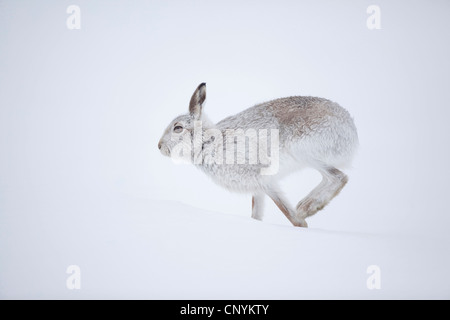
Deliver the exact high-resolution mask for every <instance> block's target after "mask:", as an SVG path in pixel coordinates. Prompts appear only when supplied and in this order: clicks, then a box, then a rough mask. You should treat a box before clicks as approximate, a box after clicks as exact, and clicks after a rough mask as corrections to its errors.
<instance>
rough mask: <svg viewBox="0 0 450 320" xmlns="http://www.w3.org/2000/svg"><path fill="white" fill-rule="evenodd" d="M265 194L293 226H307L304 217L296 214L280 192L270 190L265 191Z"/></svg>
mask: <svg viewBox="0 0 450 320" xmlns="http://www.w3.org/2000/svg"><path fill="white" fill-rule="evenodd" d="M267 195H268V196H269V197H270V198H271V199H272V200H273V202H275V204H276V205H277V207H278V208H279V209H280V210H281V212H283V213H284V215H285V216H286V218H288V220H289V221H290V222H291V223H292V224H293V225H294V226H296V227H303V228H308V224H307V223H306V221H305V219H303V218H302V217H299V216H297V215H296V212H295V210H294V209H292V208H291V207H290V206H289V205H288V204H287V201H286V200H285V199H284V198H283V197H282V196H281V194H279V193H278V192H275V191H273V190H271V191H269V192H267Z"/></svg>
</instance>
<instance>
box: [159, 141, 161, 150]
mask: <svg viewBox="0 0 450 320" xmlns="http://www.w3.org/2000/svg"><path fill="white" fill-rule="evenodd" d="M158 149H161V141H160V142H158Z"/></svg>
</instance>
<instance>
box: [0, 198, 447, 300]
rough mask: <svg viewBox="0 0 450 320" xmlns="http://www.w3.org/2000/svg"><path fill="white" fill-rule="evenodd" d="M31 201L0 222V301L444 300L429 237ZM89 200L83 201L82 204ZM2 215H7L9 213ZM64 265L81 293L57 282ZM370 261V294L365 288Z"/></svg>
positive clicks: (186, 211)
mask: <svg viewBox="0 0 450 320" xmlns="http://www.w3.org/2000/svg"><path fill="white" fill-rule="evenodd" d="M46 196H47V197H48V196H50V195H45V194H39V195H36V197H33V206H34V207H35V210H36V212H39V213H40V214H39V215H34V216H33V215H26V212H25V211H24V210H22V209H23V208H24V209H26V208H27V206H28V205H26V204H23V203H22V204H17V207H16V208H14V209H15V210H14V214H11V215H7V216H6V217H4V216H3V217H2V227H1V230H0V231H1V232H0V234H1V241H2V263H1V287H0V292H1V297H2V298H57V299H81V298H88V299H90V298H114V299H115V298H125V299H128V298H137V299H142V298H145V299H313V298H340V299H341V298H343V299H347V298H356V299H364V298H368V299H381V298H446V297H448V296H449V288H450V286H449V284H450V283H449V279H448V275H447V274H448V272H447V270H448V268H449V267H450V261H449V259H448V253H449V252H448V250H449V249H448V247H446V246H445V245H442V244H441V245H439V242H436V239H433V238H431V237H416V236H415V237H411V236H399V235H389V234H370V233H357V232H345V231H338V230H334V231H333V230H324V229H319V228H310V229H300V228H294V227H291V226H289V225H281V224H272V223H264V222H259V221H255V220H252V219H251V218H244V217H240V216H235V215H228V214H222V213H218V212H210V211H205V210H201V209H198V208H194V207H191V206H188V205H185V204H182V203H178V202H174V201H154V200H153V201H152V200H148V199H138V198H131V197H114V198H107V197H104V198H102V197H98V196H95V197H92V198H91V199H87V197H84V199H86V200H87V201H85V202H83V203H81V202H78V203H72V204H71V205H70V206H68V203H67V202H65V201H60V202H58V201H57V202H56V203H55V201H53V205H52V206H48V202H47V201H48V199H46ZM87 204H88V205H87ZM11 209H12V208H11ZM69 265H78V266H79V267H80V269H81V277H80V279H81V289H80V290H69V289H67V287H66V279H67V277H68V276H69V275H68V274H66V273H65V271H66V268H67V267H68V266H69ZM370 265H377V266H379V267H380V270H381V289H380V290H369V289H368V288H367V285H366V282H367V279H368V277H369V276H370V275H369V274H367V273H366V271H367V268H368V267H369V266H370Z"/></svg>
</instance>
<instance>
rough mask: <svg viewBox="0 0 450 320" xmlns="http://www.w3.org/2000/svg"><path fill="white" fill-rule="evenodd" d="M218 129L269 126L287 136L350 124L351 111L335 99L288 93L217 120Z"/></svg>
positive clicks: (267, 127)
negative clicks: (282, 96)
mask: <svg viewBox="0 0 450 320" xmlns="http://www.w3.org/2000/svg"><path fill="white" fill-rule="evenodd" d="M217 125H218V127H219V128H220V129H237V128H239V129H244V130H245V129H256V130H258V129H271V128H277V129H279V130H280V134H282V135H283V136H286V137H290V138H300V137H302V136H304V135H311V134H314V133H319V132H320V131H322V130H324V129H325V128H330V125H331V127H336V128H335V129H336V130H339V126H353V120H352V119H351V117H350V114H349V113H348V112H347V111H346V110H345V109H344V108H342V107H341V106H339V105H338V104H337V103H335V102H332V101H330V100H327V99H323V98H317V97H302V96H296V97H288V98H280V99H275V100H271V101H268V102H264V103H261V104H258V105H255V106H253V107H251V108H248V109H246V110H244V111H242V112H240V113H238V114H236V115H234V116H231V117H228V118H226V119H224V120H222V121H220V122H219V123H218V124H217Z"/></svg>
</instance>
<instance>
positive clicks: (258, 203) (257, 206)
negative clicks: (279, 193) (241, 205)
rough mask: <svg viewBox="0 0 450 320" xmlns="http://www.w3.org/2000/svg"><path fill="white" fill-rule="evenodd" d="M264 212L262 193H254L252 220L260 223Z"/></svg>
mask: <svg viewBox="0 0 450 320" xmlns="http://www.w3.org/2000/svg"><path fill="white" fill-rule="evenodd" d="M263 211H264V193H255V194H254V195H253V197H252V218H253V219H256V220H260V221H262V219H263V213H264V212H263Z"/></svg>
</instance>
